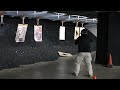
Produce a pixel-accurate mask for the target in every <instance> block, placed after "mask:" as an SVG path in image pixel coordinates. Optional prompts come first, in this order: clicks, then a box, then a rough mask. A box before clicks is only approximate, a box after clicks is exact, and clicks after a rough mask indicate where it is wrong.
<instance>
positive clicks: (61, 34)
mask: <svg viewBox="0 0 120 90" xmlns="http://www.w3.org/2000/svg"><path fill="white" fill-rule="evenodd" d="M59 40H65V27H64V26H60V29H59Z"/></svg>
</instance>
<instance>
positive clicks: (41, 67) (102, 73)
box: [0, 56, 120, 79]
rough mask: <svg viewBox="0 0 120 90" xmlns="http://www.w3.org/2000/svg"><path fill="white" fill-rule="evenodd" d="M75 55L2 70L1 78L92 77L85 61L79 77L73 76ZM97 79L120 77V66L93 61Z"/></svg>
mask: <svg viewBox="0 0 120 90" xmlns="http://www.w3.org/2000/svg"><path fill="white" fill-rule="evenodd" d="M74 59H75V56H73V57H60V58H59V59H58V60H57V61H49V62H40V63H35V64H30V65H21V66H20V67H18V68H11V69H4V70H1V71H0V79H92V78H90V77H88V73H87V70H86V64H85V63H84V62H83V63H82V65H81V71H80V74H79V76H78V77H76V76H73V75H72V72H73V67H74ZM93 70H94V75H96V77H97V79H120V67H118V66H117V67H114V68H106V67H104V66H102V65H99V64H95V63H93Z"/></svg>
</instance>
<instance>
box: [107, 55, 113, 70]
mask: <svg viewBox="0 0 120 90" xmlns="http://www.w3.org/2000/svg"><path fill="white" fill-rule="evenodd" d="M107 67H109V68H113V64H112V56H111V54H110V55H109V58H108V65H107Z"/></svg>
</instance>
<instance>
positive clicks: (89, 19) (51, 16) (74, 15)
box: [0, 11, 97, 24]
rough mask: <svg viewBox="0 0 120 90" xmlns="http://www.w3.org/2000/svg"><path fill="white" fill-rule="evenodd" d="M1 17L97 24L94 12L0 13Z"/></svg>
mask: <svg viewBox="0 0 120 90" xmlns="http://www.w3.org/2000/svg"><path fill="white" fill-rule="evenodd" d="M0 14H1V15H2V14H3V15H4V16H5V15H9V16H12V17H21V16H22V17H29V18H39V19H48V20H53V21H57V20H60V21H65V22H81V23H95V24H96V23H97V12H96V11H0Z"/></svg>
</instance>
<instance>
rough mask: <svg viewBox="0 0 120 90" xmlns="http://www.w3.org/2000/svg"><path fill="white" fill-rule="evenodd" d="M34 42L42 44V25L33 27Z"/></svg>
mask: <svg viewBox="0 0 120 90" xmlns="http://www.w3.org/2000/svg"><path fill="white" fill-rule="evenodd" d="M34 40H35V41H36V42H42V25H34Z"/></svg>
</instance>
